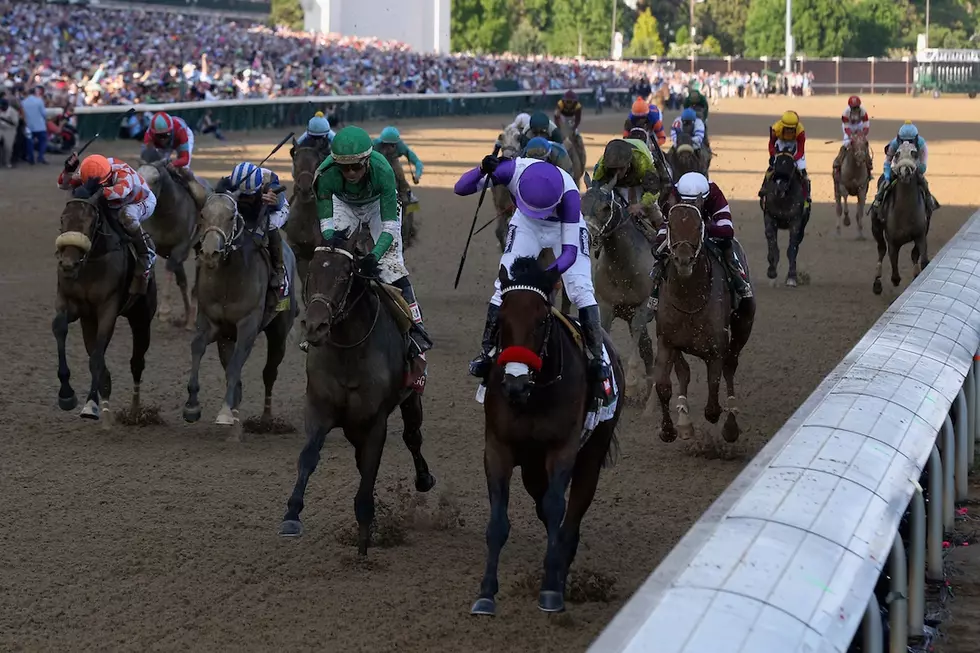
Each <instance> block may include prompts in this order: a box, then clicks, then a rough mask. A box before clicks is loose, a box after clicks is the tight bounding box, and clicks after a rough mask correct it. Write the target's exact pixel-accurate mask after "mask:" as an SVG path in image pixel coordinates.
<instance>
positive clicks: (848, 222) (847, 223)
mask: <svg viewBox="0 0 980 653" xmlns="http://www.w3.org/2000/svg"><path fill="white" fill-rule="evenodd" d="M844 226H845V227H850V226H851V216H849V215H847V214H846V213H845V214H844Z"/></svg>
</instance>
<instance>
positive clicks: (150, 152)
mask: <svg viewBox="0 0 980 653" xmlns="http://www.w3.org/2000/svg"><path fill="white" fill-rule="evenodd" d="M161 161H162V162H166V161H167V153H166V151H164V150H158V149H157V148H155V147H154V146H152V145H147V146H146V147H144V148H143V151H142V152H141V153H140V165H141V166H142V165H145V164H148V163H158V162H161Z"/></svg>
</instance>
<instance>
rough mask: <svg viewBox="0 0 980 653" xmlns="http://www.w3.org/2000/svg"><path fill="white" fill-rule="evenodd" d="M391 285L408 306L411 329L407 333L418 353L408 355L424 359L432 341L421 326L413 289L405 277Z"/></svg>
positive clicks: (420, 312) (419, 310)
mask: <svg viewBox="0 0 980 653" xmlns="http://www.w3.org/2000/svg"><path fill="white" fill-rule="evenodd" d="M391 285H393V286H394V287H395V288H398V290H400V291H401V293H402V297H403V298H404V299H405V303H407V304H408V310H409V311H410V312H411V313H412V329H411V331H410V332H409V333H410V335H411V338H412V342H414V343H415V346H416V347H417V348H418V351H417V352H415V351H414V350H413V351H412V352H409V355H410V356H411V357H414V356H415V355H416V354H417V355H419V356H421V357H422V358H423V359H424V358H425V352H427V351H429V350H430V349H432V339H431V338H430V337H429V334H428V332H426V330H425V326H423V324H422V311H421V309H419V304H418V300H417V299H416V298H415V289H414V288H413V287H412V282H411V281H409V280H408V277H407V276H405V277H401V278H400V279H398V280H396V281H395V282H394V283H392V284H391Z"/></svg>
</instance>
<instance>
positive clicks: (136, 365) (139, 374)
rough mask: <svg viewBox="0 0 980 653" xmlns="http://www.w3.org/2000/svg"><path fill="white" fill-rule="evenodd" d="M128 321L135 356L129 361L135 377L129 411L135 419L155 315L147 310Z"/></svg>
mask: <svg viewBox="0 0 980 653" xmlns="http://www.w3.org/2000/svg"><path fill="white" fill-rule="evenodd" d="M143 301H146V300H145V299H144V300H143ZM134 310H135V307H134ZM128 320H129V330H130V331H131V332H132V333H133V356H132V358H130V359H129V371H130V372H131V373H132V375H133V398H132V401H130V404H129V411H130V413H131V415H132V417H134V418H135V417H136V414H137V413H138V412H139V409H140V383H141V382H142V380H143V370H144V369H146V352H147V351H148V350H149V349H150V326H151V324H152V322H153V313H152V311H151V310H146V311H144V312H143V313H141V314H135V313H134V314H131V315H130V316H129V318H128Z"/></svg>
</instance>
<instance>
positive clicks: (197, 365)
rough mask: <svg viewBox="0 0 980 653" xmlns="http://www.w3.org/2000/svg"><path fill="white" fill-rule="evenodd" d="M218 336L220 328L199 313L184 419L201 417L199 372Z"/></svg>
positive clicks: (188, 420)
mask: <svg viewBox="0 0 980 653" xmlns="http://www.w3.org/2000/svg"><path fill="white" fill-rule="evenodd" d="M217 336H218V328H217V327H216V326H215V325H213V324H211V321H210V320H208V318H207V316H206V315H205V314H204V313H203V312H198V314H197V332H196V333H195V334H194V339H193V340H192V341H191V375H190V378H189V379H188V380H187V401H186V402H185V403H184V421H187V422H196V421H197V420H199V419H201V404H200V403H199V402H198V399H197V394H198V392H200V391H201V383H200V381H199V379H198V374H199V372H200V370H201V359H202V358H203V357H204V352H205V351H207V349H208V345H210V344H211V343H212V342H214V340H215V338H216V337H217Z"/></svg>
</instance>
